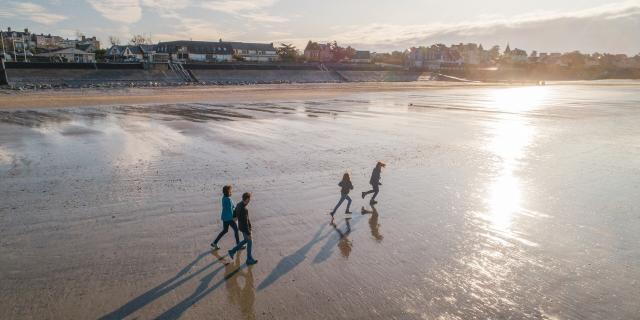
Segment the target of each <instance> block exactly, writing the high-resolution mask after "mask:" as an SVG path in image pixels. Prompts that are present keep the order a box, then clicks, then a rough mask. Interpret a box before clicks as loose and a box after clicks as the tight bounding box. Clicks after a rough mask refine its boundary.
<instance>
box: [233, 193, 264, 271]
mask: <svg viewBox="0 0 640 320" xmlns="http://www.w3.org/2000/svg"><path fill="white" fill-rule="evenodd" d="M249 202H251V193H249V192H245V193H244V194H243V195H242V202H240V203H238V205H237V206H236V210H235V214H236V217H237V218H238V229H239V230H240V231H242V238H243V239H242V241H240V243H238V244H237V245H236V246H235V247H234V248H233V249H231V250H229V257H231V259H233V256H234V255H235V254H236V252H238V250H240V249H241V248H242V246H243V245H245V244H246V245H247V265H252V264H256V263H258V260H256V259H254V258H253V256H252V255H251V249H252V246H253V240H252V239H251V220H250V219H249V210H247V206H248V205H249Z"/></svg>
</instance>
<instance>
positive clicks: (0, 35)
mask: <svg viewBox="0 0 640 320" xmlns="http://www.w3.org/2000/svg"><path fill="white" fill-rule="evenodd" d="M0 41H2V59H4V58H5V56H6V54H7V53H6V52H5V51H4V36H3V35H2V29H0Z"/></svg>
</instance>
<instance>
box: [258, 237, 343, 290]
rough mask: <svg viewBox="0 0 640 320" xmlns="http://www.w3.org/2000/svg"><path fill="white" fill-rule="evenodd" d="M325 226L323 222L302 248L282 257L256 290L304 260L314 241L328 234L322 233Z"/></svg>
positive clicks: (275, 279)
mask: <svg viewBox="0 0 640 320" xmlns="http://www.w3.org/2000/svg"><path fill="white" fill-rule="evenodd" d="M325 227H326V225H324V224H323V225H322V227H321V228H320V230H318V232H316V234H315V235H314V236H313V238H311V240H309V242H307V243H306V244H305V245H304V246H302V248H300V249H298V250H296V252H294V253H292V254H290V255H288V256H286V257H284V258H282V260H280V262H278V265H276V267H275V268H274V269H273V271H271V273H270V274H269V275H268V276H267V277H266V278H265V279H264V280H262V282H261V283H260V284H259V285H258V291H260V290H263V289H265V288H266V287H268V286H270V285H271V284H273V283H274V282H276V281H277V280H278V279H280V277H282V276H284V275H285V274H287V273H289V272H290V271H291V270H293V269H294V268H295V267H297V266H298V265H299V264H300V263H301V262H302V261H304V259H305V258H306V255H307V253H308V252H309V250H311V248H313V246H314V245H315V244H316V243H318V242H320V241H321V240H322V239H325V238H326V237H328V236H329V235H330V234H329V233H327V234H325V235H322V231H323V230H324V228H325Z"/></svg>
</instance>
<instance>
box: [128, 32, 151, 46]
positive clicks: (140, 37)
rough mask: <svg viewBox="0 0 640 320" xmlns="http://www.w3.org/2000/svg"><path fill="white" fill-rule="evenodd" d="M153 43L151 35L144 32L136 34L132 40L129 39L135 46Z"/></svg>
mask: <svg viewBox="0 0 640 320" xmlns="http://www.w3.org/2000/svg"><path fill="white" fill-rule="evenodd" d="M151 43H152V41H151V37H146V36H145V35H144V34H136V35H134V36H133V37H132V38H131V40H129V44H132V45H134V46H137V45H141V44H151Z"/></svg>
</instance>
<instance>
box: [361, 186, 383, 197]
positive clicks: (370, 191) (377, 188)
mask: <svg viewBox="0 0 640 320" xmlns="http://www.w3.org/2000/svg"><path fill="white" fill-rule="evenodd" d="M371 186H372V187H373V190H369V191H367V192H363V193H362V194H364V195H365V196H366V195H368V194H369V193H373V197H371V201H373V200H375V199H376V196H377V195H378V192H379V191H380V186H379V185H378V184H377V183H376V184H372V185H371Z"/></svg>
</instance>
